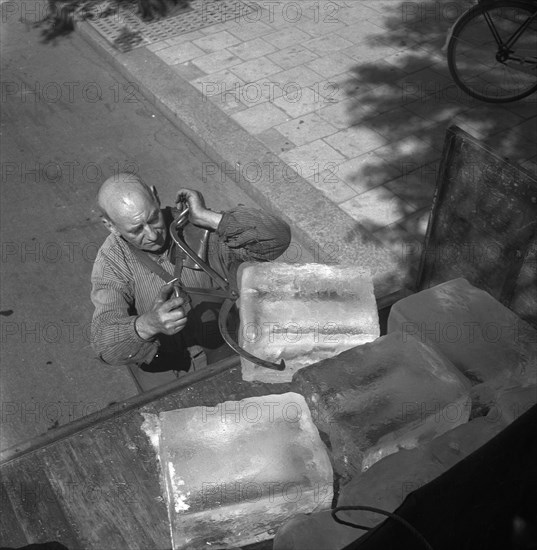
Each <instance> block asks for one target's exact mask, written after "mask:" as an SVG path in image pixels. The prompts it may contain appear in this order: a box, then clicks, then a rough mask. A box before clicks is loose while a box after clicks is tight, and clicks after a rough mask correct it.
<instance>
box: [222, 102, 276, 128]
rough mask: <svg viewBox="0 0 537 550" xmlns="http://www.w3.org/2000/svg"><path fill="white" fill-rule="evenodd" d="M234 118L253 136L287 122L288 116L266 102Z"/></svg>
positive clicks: (249, 108) (234, 115)
mask: <svg viewBox="0 0 537 550" xmlns="http://www.w3.org/2000/svg"><path fill="white" fill-rule="evenodd" d="M232 118H233V119H234V120H235V121H236V122H238V123H239V124H240V125H241V126H242V127H243V128H245V129H246V130H248V131H249V132H251V133H252V134H259V133H260V132H263V131H264V130H267V129H268V128H271V127H273V126H277V125H278V124H280V123H282V122H283V121H285V120H287V115H286V114H285V113H284V112H283V111H281V110H280V109H278V107H276V106H275V105H273V104H272V103H268V102H266V103H260V104H259V105H254V106H253V107H248V108H247V109H246V110H244V111H241V112H240V113H235V114H233V115H232Z"/></svg>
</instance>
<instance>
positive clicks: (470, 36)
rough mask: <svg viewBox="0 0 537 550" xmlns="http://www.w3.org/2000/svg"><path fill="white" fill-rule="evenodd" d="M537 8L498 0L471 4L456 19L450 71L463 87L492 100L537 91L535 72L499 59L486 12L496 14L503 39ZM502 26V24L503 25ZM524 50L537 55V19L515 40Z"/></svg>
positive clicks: (507, 0)
mask: <svg viewBox="0 0 537 550" xmlns="http://www.w3.org/2000/svg"><path fill="white" fill-rule="evenodd" d="M535 11H537V5H535V4H532V3H528V2H524V1H517V0H513V1H511V0H497V1H494V2H484V3H480V4H478V5H477V6H474V7H473V8H470V9H469V10H468V11H467V12H466V13H465V14H463V15H462V16H461V18H460V19H459V20H458V21H457V22H456V23H455V26H454V27H453V30H452V34H451V37H450V40H449V43H448V51H447V59H448V68H449V72H450V74H451V76H452V78H453V80H454V81H455V83H456V84H457V86H459V88H461V89H462V90H463V91H464V92H466V93H467V94H468V95H470V96H471V97H474V98H476V99H479V100H481V101H486V102H488V103H507V102H510V101H516V100H519V99H522V98H524V97H527V96H529V95H530V94H532V93H534V92H535V91H537V71H535V74H529V73H527V72H521V71H520V70H517V69H514V68H512V65H511V66H510V65H507V64H504V63H501V62H499V61H497V60H496V52H497V51H498V46H497V44H496V41H495V40H494V36H493V34H492V31H491V30H490V29H489V27H488V25H487V22H486V20H485V17H484V14H485V13H487V14H488V15H489V16H490V17H492V19H493V21H494V23H495V27H496V28H497V30H498V32H499V34H500V35H501V37H502V38H503V39H505V38H507V37H508V36H511V34H512V33H513V32H514V31H515V30H516V29H517V28H518V27H519V26H520V24H521V23H522V21H523V20H524V19H525V18H526V17H529V16H530V15H533V14H534V13H535ZM500 27H501V28H500ZM517 47H518V48H519V50H520V51H524V52H525V53H526V52H529V53H527V55H528V56H531V57H533V56H537V19H535V20H534V21H532V23H531V25H530V26H529V27H528V28H526V29H525V31H524V33H523V34H522V35H521V36H520V38H519V39H518V40H517V42H516V43H515V45H514V47H513V49H514V50H515V51H516V49H517Z"/></svg>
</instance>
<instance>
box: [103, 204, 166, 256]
mask: <svg viewBox="0 0 537 550" xmlns="http://www.w3.org/2000/svg"><path fill="white" fill-rule="evenodd" d="M113 226H114V228H115V229H116V231H117V232H119V233H120V234H121V236H122V237H123V238H124V239H125V240H126V241H127V242H129V243H130V244H132V245H133V246H135V247H136V248H140V249H141V250H147V251H148V252H159V251H160V250H161V249H162V247H163V246H164V245H165V244H166V237H167V235H168V230H167V227H166V223H165V221H164V217H163V215H162V212H161V210H160V203H159V201H158V200H157V199H156V197H152V198H150V197H143V198H140V200H135V201H131V202H129V203H127V204H122V205H121V207H120V208H118V209H117V211H116V212H115V213H114V216H113Z"/></svg>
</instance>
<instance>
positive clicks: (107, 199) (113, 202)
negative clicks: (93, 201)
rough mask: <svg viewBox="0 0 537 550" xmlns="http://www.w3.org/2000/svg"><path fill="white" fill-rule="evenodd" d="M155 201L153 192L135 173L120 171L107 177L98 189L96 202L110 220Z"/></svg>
mask: <svg viewBox="0 0 537 550" xmlns="http://www.w3.org/2000/svg"><path fill="white" fill-rule="evenodd" d="M155 202H157V198H156V196H155V192H154V191H153V190H152V189H151V188H150V187H149V186H148V185H146V184H145V183H144V182H143V181H142V180H141V179H140V178H139V177H138V176H136V175H135V174H127V173H121V174H116V175H114V176H112V177H110V178H108V179H107V180H106V181H105V182H104V183H103V184H102V185H101V188H100V189H99V194H98V195H97V204H98V205H99V209H100V210H101V212H102V214H103V215H104V216H106V217H107V218H109V219H110V220H112V221H115V220H116V219H118V217H119V218H122V217H124V216H125V215H128V213H129V211H132V210H133V209H134V210H135V209H136V208H140V207H141V206H143V205H144V204H146V203H149V204H153V203H155Z"/></svg>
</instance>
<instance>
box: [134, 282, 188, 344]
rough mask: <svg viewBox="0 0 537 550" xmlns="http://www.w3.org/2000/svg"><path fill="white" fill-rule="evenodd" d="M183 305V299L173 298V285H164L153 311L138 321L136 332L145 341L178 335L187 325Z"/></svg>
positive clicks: (141, 316)
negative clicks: (160, 336) (157, 337)
mask: <svg viewBox="0 0 537 550" xmlns="http://www.w3.org/2000/svg"><path fill="white" fill-rule="evenodd" d="M183 304H184V300H183V298H176V297H173V283H167V284H165V285H163V286H162V287H161V289H160V295H159V296H158V297H157V298H156V299H155V301H154V302H153V307H152V308H151V311H148V312H147V313H144V314H143V315H140V316H139V317H138V318H137V319H136V331H137V332H138V334H139V335H140V337H141V338H143V339H144V340H149V339H150V338H152V337H153V336H156V335H157V334H169V335H171V334H177V333H178V332H180V331H181V330H183V329H184V328H185V325H186V314H185V311H184V309H183V308H182V307H181V306H182V305H183Z"/></svg>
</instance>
